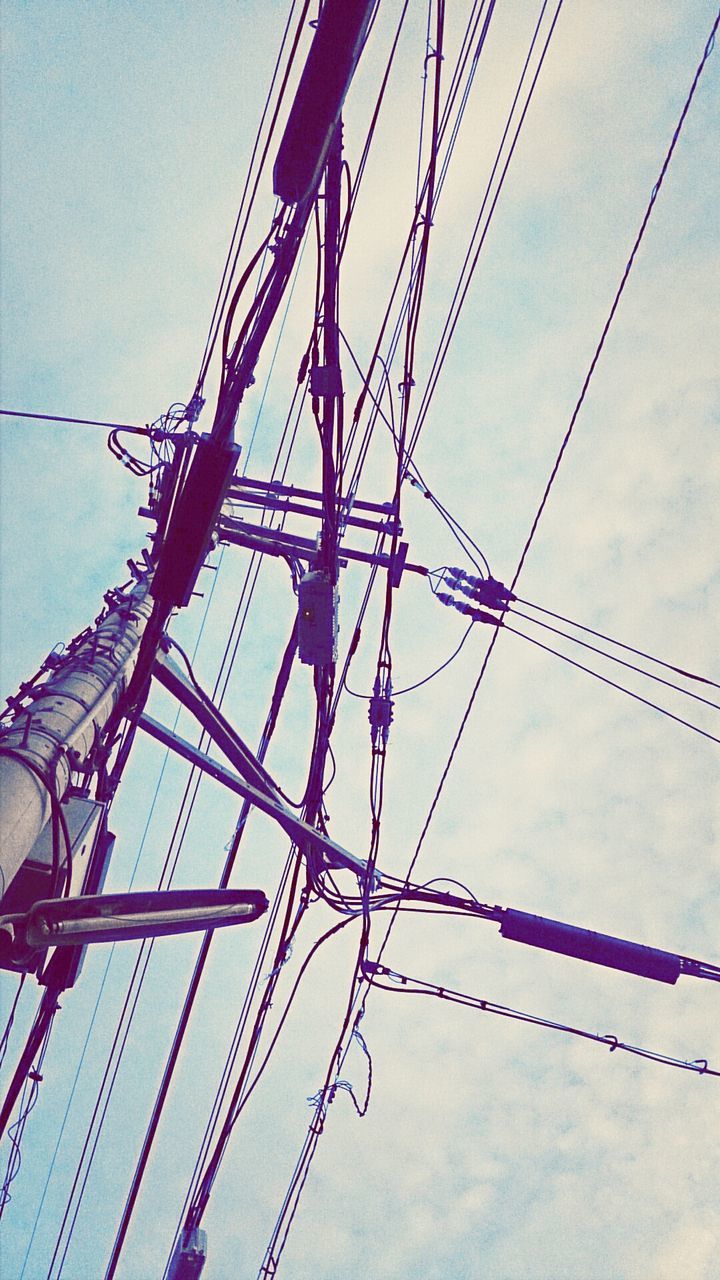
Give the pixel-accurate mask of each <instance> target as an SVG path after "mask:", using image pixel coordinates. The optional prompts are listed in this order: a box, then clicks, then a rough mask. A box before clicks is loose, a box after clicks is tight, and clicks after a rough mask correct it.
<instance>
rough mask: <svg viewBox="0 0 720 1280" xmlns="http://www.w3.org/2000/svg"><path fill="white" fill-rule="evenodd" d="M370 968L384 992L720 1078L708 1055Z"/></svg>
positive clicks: (372, 980)
mask: <svg viewBox="0 0 720 1280" xmlns="http://www.w3.org/2000/svg"><path fill="white" fill-rule="evenodd" d="M368 970H369V982H370V985H371V986H372V987H376V988H378V989H379V990H381V991H390V992H392V993H393V994H396V995H425V996H434V997H435V998H436V999H439V1000H446V1001H449V1002H450V1003H452V1004H459V1005H463V1006H465V1007H466V1008H470V1009H476V1010H478V1011H479V1012H481V1013H491V1014H495V1015H496V1016H498V1017H501V1018H509V1019H510V1020H512V1021H513V1022H524V1023H527V1024H529V1025H530V1026H535V1027H544V1028H546V1029H547V1030H551V1031H561V1032H563V1033H564V1034H565V1035H570V1036H577V1037H578V1038H580V1039H582V1040H588V1041H591V1042H593V1043H595V1044H599V1045H602V1046H603V1047H605V1048H607V1049H609V1051H610V1053H615V1052H616V1051H618V1050H619V1051H621V1052H623V1053H629V1054H634V1055H635V1056H636V1057H640V1058H645V1059H647V1060H649V1061H652V1062H658V1063H661V1064H662V1065H664V1066H668V1067H677V1068H679V1069H680V1070H681V1071H691V1072H693V1073H694V1074H695V1075H700V1076H715V1077H720V1071H717V1070H715V1069H714V1068H713V1067H710V1066H709V1064H708V1062H707V1060H706V1059H705V1058H696V1059H695V1060H694V1061H690V1062H688V1061H686V1060H685V1059H682V1058H675V1057H671V1056H670V1055H669V1054H666V1053H658V1052H656V1051H655V1050H652V1049H642V1048H639V1047H638V1046H637V1045H631V1044H626V1043H625V1042H624V1041H622V1040H619V1039H618V1037H617V1036H615V1035H612V1034H610V1033H609V1032H606V1033H605V1034H604V1035H600V1034H599V1033H598V1032H594V1031H586V1030H583V1029H581V1028H580V1027H575V1026H572V1025H571V1024H569V1023H563V1022H556V1021H554V1020H553V1019H552V1018H544V1017H542V1016H541V1015H540V1014H533V1013H524V1012H522V1011H521V1010H519V1009H513V1008H511V1007H510V1006H509V1005H502V1004H496V1003H495V1002H494V1001H492V1000H487V999H485V998H483V997H480V996H473V995H467V994H466V993H465V992H462V991H455V990H454V989H453V988H451V987H445V986H438V985H437V984H436V983H434V982H427V981H426V980H425V979H422V978H410V977H407V976H406V975H405V974H400V973H396V972H394V971H393V970H392V969H387V968H385V967H384V966H383V965H377V966H369V967H368ZM378 973H379V974H380V975H381V976H382V977H387V978H388V979H390V981H389V982H379V981H378V980H377V977H376V976H375V975H376V974H378ZM410 984H412V985H410Z"/></svg>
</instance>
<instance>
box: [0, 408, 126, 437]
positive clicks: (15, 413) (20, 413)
mask: <svg viewBox="0 0 720 1280" xmlns="http://www.w3.org/2000/svg"><path fill="white" fill-rule="evenodd" d="M0 416H2V417H3V418H33V419H37V420H39V421H41V422H64V423H70V424H71V425H76V426H83V427H105V428H106V429H110V430H111V431H129V432H131V434H132V435H136V436H146V435H147V434H148V432H149V431H150V427H149V426H148V425H147V424H146V425H145V426H144V427H138V426H133V425H132V424H131V423H129V422H98V421H97V420H96V419H95V418H63V417H60V416H59V415H58V414H54V413H28V412H27V411H26V410H24V409H0Z"/></svg>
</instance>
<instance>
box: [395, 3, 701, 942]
mask: <svg viewBox="0 0 720 1280" xmlns="http://www.w3.org/2000/svg"><path fill="white" fill-rule="evenodd" d="M558 12H559V7H558V11H557V12H556V15H555V17H556V18H557V13H558ZM719 23H720V13H718V15H717V17H716V19H715V23H714V25H713V28H712V31H711V34H710V38H709V40H708V42H707V44H706V46H705V51H704V54H703V57H702V59H701V61H700V64H699V66H698V68H697V70H696V72H695V76H694V79H693V82H692V85H691V88H690V92H689V94H688V96H687V99H686V101H685V105H684V107H683V109H682V113H681V115H680V120H679V122H678V124H677V126H676V129H675V132H674V134H673V137H672V141H671V143H670V147H669V150H668V152H667V154H666V156H665V160H664V162H663V166H662V169H661V171H660V177H659V179H658V181H657V183H656V184H655V186H654V187H653V190H652V194H651V196H650V202H649V204H648V206H647V209H646V211H645V216H644V218H643V221H642V224H641V227H640V231H639V233H638V236H637V237H636V240H635V244H634V246H633V250H632V253H631V255H630V258H629V260H628V263H627V266H626V267H625V271H624V273H623V277H622V280H621V282H620V286H619V288H618V290H617V292H616V294H615V300H614V302H613V305H612V308H611V310H610V315H609V317H608V319H607V321H606V322H605V325H604V328H603V331H602V334H601V337H600V341H599V342H598V345H597V348H596V350H595V355H594V357H593V360H592V362H591V365H590V368H589V370H588V373H587V375H586V377H585V381H584V383H583V386H582V389H581V392H580V396H579V398H578V401H577V404H576V406H575V410H574V412H573V415H572V418H571V420H570V425H569V427H568V429H567V431H566V433H565V437H564V439H563V441H562V444H561V446H560V450H559V453H558V456H557V458H556V460H555V464H554V466H553V469H552V472H551V474H550V479H549V480H548V483H547V485H546V486H545V491H544V493H543V496H542V499H541V502H540V506H539V508H538V510H537V513H536V515H535V517H534V520H533V523H532V527H531V529H530V533H529V534H528V537H527V539H526V542H525V546H524V548H523V551H522V554H521V556H520V560H519V562H518V566H517V569H516V570H515V574H514V576H513V579H512V583H511V586H510V590H511V591H514V590H515V587H516V585H517V582H518V579H519V577H520V574H521V573H522V570H523V567H524V564H525V560H526V558H527V554H528V551H529V550H530V546H531V543H532V540H533V538H534V536H535V533H536V531H537V527H538V525H539V523H540V518H541V516H542V513H543V511H544V509H545V506H546V503H547V500H548V496H549V494H550V490H551V488H552V485H553V482H554V480H555V476H556V475H557V472H558V469H559V467H560V463H561V461H562V457H563V454H564V452H565V449H566V448H567V445H568V443H569V441H570V437H571V435H572V431H573V428H574V426H575V423H576V421H577V418H578V414H579V412H580V408H581V407H582V404H583V401H584V399H585V394H586V392H587V388H588V386H589V385H590V380H591V378H592V375H593V373H594V371H595V367H596V365H597V362H598V359H599V357H600V353H601V351H602V348H603V346H604V343H605V338H606V336H607V333H608V331H609V328H610V325H611V323H612V320H613V317H614V315H615V312H616V310H617V307H618V303H619V301H620V297H621V295H622V291H623V289H624V287H625V283H626V281H627V279H628V275H629V273H630V269H631V267H632V264H633V262H634V260H635V256H636V254H637V249H638V247H639V244H640V241H641V239H642V236H643V235H644V232H645V228H646V226H647V223H648V220H649V217H650V214H651V212H652V209H653V206H654V203H655V199H656V197H657V194H658V192H659V190H660V187H661V185H662V182H663V179H664V177H665V174H666V172H667V168H668V165H669V163H670V159H671V157H672V154H673V151H674V149H675V144H676V142H677V139H678V137H679V134H680V130H681V128H682V125H683V122H684V120H685V117H686V115H687V112H688V109H689V106H690V103H691V101H692V99H693V95H694V93H695V89H696V87H697V83H698V80H699V78H700V75H701V73H702V70H703V67H704V66H705V63H706V61H707V59H708V58H709V56H710V54H711V52H712V49H713V44H714V41H715V33H716V31H717V28H718V24H719ZM499 634H500V627H498V628H497V629H496V630H495V631H494V632H493V634H492V637H491V639H490V643H489V645H488V647H487V650H486V653H485V656H484V658H483V660H482V664H481V666H480V671H479V672H478V676H477V679H476V681H475V684H474V686H473V689H472V692H471V694H470V698H469V700H468V702H467V705H466V707H465V710H464V712H463V715H462V718H461V720H460V725H459V727H458V730H457V733H456V734H455V738H454V740H453V744H452V746H451V748H450V753H449V755H448V758H447V760H446V762H445V765H444V766H443V771H442V774H441V775H440V780H439V782H438V784H437V787H436V789H435V793H434V795H433V798H432V801H431V803H430V808H429V810H428V814H427V817H426V819H425V822H424V824H423V827H422V830H421V832H420V837H419V839H418V843H417V846H416V848H415V852H414V854H413V857H412V860H411V863H410V868H409V871H408V879H409V877H410V876H411V875H412V871H413V869H414V867H415V864H416V862H417V859H418V857H419V855H420V851H421V849H422V846H423V844H424V842H425V837H426V835H427V832H428V829H429V827H430V823H431V822H432V819H433V816H434V814H435V810H436V808H437V805H438V802H439V800H440V796H441V795H442V792H443V789H444V787H445V782H446V780H447V776H448V774H449V772H450V769H451V767H452V763H453V760H454V759H455V755H456V753H457V749H458V747H459V745H460V742H461V740H462V737H463V734H464V732H465V726H466V725H467V722H468V719H469V717H470V714H471V712H472V709H473V706H474V704H475V699H476V697H477V694H478V691H479V689H480V685H481V684H482V681H483V678H484V676H485V672H486V671H487V667H488V663H489V661H490V658H491V655H492V652H493V649H494V648H495V645H496V643H497V638H498V635H499ZM528 638H529V637H528ZM532 643H538V642H537V641H533V642H532ZM543 647H544V646H543ZM578 665H579V664H578ZM601 678H603V679H604V677H601ZM608 683H612V682H610V681H608ZM633 696H637V695H633ZM640 701H645V699H640ZM651 705H654V704H651ZM656 709H657V710H662V709H661V708H656ZM664 714H669V713H667V712H666V713H664ZM672 718H673V719H678V718H679V717H672ZM682 723H687V722H685V721H683V722H682ZM688 727H689V728H693V729H695V728H696V726H694V725H689V724H688ZM696 731H697V732H700V733H702V732H703V731H702V730H696ZM704 736H705V737H711V736H712V735H710V734H704ZM394 920H395V916H393V917H392V919H391V921H390V925H389V927H388V931H387V933H386V935H385V941H384V942H383V947H382V948H381V951H380V956H382V952H383V949H384V947H385V945H386V943H387V939H388V937H389V934H390V930H391V928H392V925H393V923H394Z"/></svg>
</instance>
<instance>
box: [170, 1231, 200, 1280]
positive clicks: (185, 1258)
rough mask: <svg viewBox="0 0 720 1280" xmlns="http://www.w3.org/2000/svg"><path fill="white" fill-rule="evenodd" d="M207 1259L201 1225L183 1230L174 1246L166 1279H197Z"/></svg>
mask: <svg viewBox="0 0 720 1280" xmlns="http://www.w3.org/2000/svg"><path fill="white" fill-rule="evenodd" d="M206 1260H207V1233H206V1232H205V1231H203V1230H202V1228H201V1227H193V1228H192V1229H191V1230H190V1231H183V1232H182V1235H181V1236H180V1239H179V1240H178V1242H177V1244H176V1246H175V1252H174V1253H173V1256H172V1261H171V1263H170V1270H169V1271H168V1280H197V1277H198V1276H199V1275H200V1272H201V1271H202V1269H203V1267H204V1266H205V1262H206Z"/></svg>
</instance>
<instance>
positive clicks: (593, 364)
mask: <svg viewBox="0 0 720 1280" xmlns="http://www.w3.org/2000/svg"><path fill="white" fill-rule="evenodd" d="M719 24H720V12H719V13H718V14H717V16H716V18H715V21H714V23H713V26H712V29H711V31H710V36H709V37H708V40H707V43H706V45H705V49H704V51H703V55H702V57H701V59H700V62H699V63H698V66H697V70H696V71H695V75H694V77H693V81H692V84H691V86H690V90H689V92H688V95H687V97H686V99H685V102H684V104H683V108H682V111H681V113H680V119H679V120H678V123H677V125H676V126H675V131H674V133H673V135H672V138H671V141H670V146H669V147H668V150H667V153H666V155H665V159H664V160H663V163H662V168H661V169H660V174H659V177H658V180H657V182H656V183H655V186H654V187H653V189H652V191H651V193H650V199H649V201H648V204H647V207H646V209H645V213H644V215H643V219H642V222H641V223H640V229H639V231H638V233H637V236H636V237H635V243H634V244H633V247H632V250H631V252H630V257H629V258H628V260H627V263H626V264H625V269H624V271H623V274H622V278H621V280H620V284H619V285H618V287H617V290H616V293H615V297H614V298H613V301H612V306H611V307H610V311H609V313H608V317H607V320H606V321H605V324H604V325H603V329H602V333H601V334H600V339H599V341H598V344H597V346H596V348H595V351H594V354H593V357H592V360H591V361H590V365H589V368H588V371H587V373H586V375H585V379H584V381H583V384H582V387H581V389H580V395H579V396H578V399H577V403H576V405H575V408H574V409H573V412H572V416H571V418H570V422H569V424H568V427H567V430H566V432H565V435H564V436H563V439H562V443H561V445H560V448H559V450H558V453H557V457H556V459H555V462H554V464H553V468H552V471H551V472H550V477H549V479H548V482H547V484H546V486H545V491H544V493H543V495H542V498H541V500H540V505H539V507H538V509H537V511H536V513H535V517H534V519H533V523H532V527H531V529H530V532H529V534H528V536H527V540H526V542H525V546H524V547H523V550H522V554H521V556H520V561H519V563H518V567H517V569H516V571H515V577H514V579H513V582H512V588H513V589H514V587H515V584H516V582H517V580H518V578H519V577H520V574H521V573H522V571H523V567H524V565H525V561H526V559H527V555H528V552H529V550H530V547H531V544H532V541H533V538H534V537H535V534H536V532H537V528H538V525H539V524H540V520H541V519H542V514H543V512H544V510H545V507H546V506H547V501H548V498H549V497H550V491H551V489H552V487H553V484H554V483H555V478H556V476H557V473H558V471H559V470H560V464H561V463H562V460H563V457H564V455H565V450H566V449H567V446H568V444H569V443H570V438H571V436H572V433H573V431H574V429H575V424H576V422H577V420H578V417H579V415H580V410H581V409H582V407H583V404H584V402H585V396H586V395H587V392H588V388H589V386H590V383H591V381H592V376H593V374H594V372H595V369H596V368H597V364H598V361H599V359H600V356H601V355H602V350H603V347H604V346H605V340H606V338H607V336H608V333H609V332H610V328H611V326H612V322H613V320H614V319H615V314H616V312H617V309H618V307H619V305H620V299H621V298H622V295H623V293H624V291H625V286H626V284H627V282H628V280H629V278H630V272H631V271H632V268H633V265H634V263H635V259H636V257H637V254H638V250H639V248H640V245H641V244H642V241H643V237H644V235H645V231H646V229H647V225H648V223H649V221H650V215H651V214H652V211H653V209H654V207H655V201H656V200H657V197H658V195H659V194H660V190H661V188H662V185H663V182H664V181H665V175H666V173H667V171H668V168H669V166H670V161H671V160H672V157H673V153H674V151H675V147H676V145H677V141H678V138H679V137H680V133H681V131H682V127H683V125H684V123H685V119H686V117H687V114H688V111H689V110H690V104H691V103H692V100H693V98H694V96H695V90H696V89H697V86H698V83H699V81H700V76H701V75H702V73H703V71H704V69H705V64H706V63H707V60H708V58H709V57H710V54H711V53H712V51H713V48H714V46H715V36H716V33H717V29H718V25H719Z"/></svg>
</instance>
